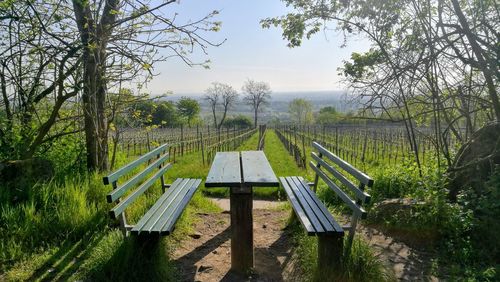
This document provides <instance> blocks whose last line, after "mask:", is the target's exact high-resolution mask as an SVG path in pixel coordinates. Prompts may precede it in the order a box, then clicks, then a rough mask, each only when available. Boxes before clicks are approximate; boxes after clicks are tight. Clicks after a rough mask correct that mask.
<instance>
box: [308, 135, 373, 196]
mask: <svg viewBox="0 0 500 282" xmlns="http://www.w3.org/2000/svg"><path fill="white" fill-rule="evenodd" d="M313 147H314V148H316V149H318V151H319V152H320V153H321V154H323V155H324V156H326V157H327V158H328V159H330V160H331V161H332V162H334V163H335V164H337V165H338V166H339V167H341V168H342V169H343V170H345V171H347V172H348V173H350V174H351V175H352V176H354V177H356V178H357V179H358V180H359V181H361V183H363V184H365V185H367V186H368V187H372V185H373V179H371V178H370V177H369V176H368V175H366V174H364V173H363V172H361V171H360V170H358V169H357V168H355V167H353V166H352V165H350V164H349V163H347V162H346V161H344V160H343V159H341V158H339V157H337V156H336V155H335V154H333V153H332V152H330V151H328V150H327V149H325V148H324V147H323V146H321V145H320V144H318V143H317V142H313Z"/></svg>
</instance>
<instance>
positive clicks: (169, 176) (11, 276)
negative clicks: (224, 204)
mask: <svg viewBox="0 0 500 282" xmlns="http://www.w3.org/2000/svg"><path fill="white" fill-rule="evenodd" d="M257 139H258V135H257V134H255V135H253V136H252V137H251V138H250V139H249V140H247V141H246V142H245V143H244V144H242V146H241V148H239V149H240V150H255V147H256V146H257ZM134 158H135V157H131V158H129V159H127V158H125V157H124V156H123V155H119V156H118V158H117V165H116V167H120V166H122V165H124V164H126V163H128V162H130V161H131V160H133V159H134ZM209 168H210V165H209V164H205V165H203V164H202V161H201V153H200V152H195V153H191V154H186V155H184V156H183V157H178V158H177V160H176V163H175V164H174V165H173V167H172V168H171V169H170V170H169V171H167V173H166V175H165V178H166V179H165V180H166V182H167V183H171V182H172V181H173V180H175V179H176V178H178V177H190V178H202V179H204V178H205V177H206V175H207V174H208V170H209ZM101 179H102V178H101V176H100V175H94V176H91V177H90V178H89V179H88V180H83V181H81V180H79V179H69V180H68V181H66V182H65V183H64V184H62V185H55V184H49V185H45V186H44V188H43V189H41V191H47V193H46V194H47V195H44V196H40V195H36V194H37V193H39V192H37V191H34V194H35V195H34V197H33V199H32V201H31V202H29V203H27V204H26V205H25V206H22V207H19V208H17V209H14V208H13V210H14V211H16V212H17V213H18V214H19V215H18V216H17V218H14V216H11V217H12V218H13V219H12V220H11V221H12V222H14V224H17V225H19V224H21V226H19V229H20V230H21V231H22V230H24V229H26V228H24V226H25V225H26V226H31V225H32V222H30V221H35V222H40V225H44V226H47V225H49V222H54V221H55V222H59V221H61V219H60V218H59V217H60V216H59V214H61V217H64V218H67V220H66V221H69V222H68V223H67V225H68V228H67V229H68V231H64V232H69V234H70V235H63V234H62V235H61V236H60V237H61V238H65V239H63V240H60V241H57V240H55V241H54V242H52V241H51V242H47V243H42V242H40V243H36V244H35V245H36V246H38V247H36V248H26V247H25V248H24V249H25V250H24V254H16V253H20V252H22V251H23V250H21V249H20V250H19V251H17V250H16V249H15V248H21V247H19V246H17V243H16V240H19V237H16V236H15V235H16V234H15V233H12V234H10V235H11V236H10V238H8V240H7V239H6V240H5V241H2V242H6V245H5V246H2V248H4V247H6V246H7V247H9V248H11V249H14V250H13V251H10V252H9V255H6V256H5V257H12V258H15V261H17V262H15V263H14V264H12V262H10V263H9V265H8V266H7V265H4V266H2V268H1V269H0V271H5V273H4V275H3V277H2V276H0V280H2V279H1V278H5V279H6V280H13V281H23V280H58V279H62V280H67V279H69V280H78V279H84V280H85V279H91V280H110V279H111V280H118V281H120V280H121V281H123V280H127V281H130V280H155V281H158V280H161V281H171V280H175V278H176V271H175V268H174V266H173V264H172V263H171V261H170V259H169V255H168V254H169V252H170V250H172V249H173V248H175V246H176V245H178V244H179V243H181V240H182V238H185V237H186V235H187V234H188V233H189V232H191V228H192V225H193V223H194V222H195V221H196V216H195V215H194V213H195V212H215V211H219V210H220V209H219V208H218V207H217V206H216V205H214V204H213V202H211V201H209V200H208V199H207V198H206V197H204V196H203V194H204V193H206V192H207V190H206V189H205V188H201V189H200V190H199V191H198V192H197V193H196V194H195V195H194V197H193V200H192V201H191V202H190V204H189V205H188V208H187V209H186V211H185V212H184V213H183V215H182V216H181V218H180V219H179V221H178V222H177V224H176V230H175V232H174V233H173V235H172V236H169V237H164V238H162V239H160V240H156V241H155V242H152V243H151V242H150V243H148V244H145V243H144V242H140V241H138V240H135V239H134V238H124V237H123V235H122V234H121V232H120V231H118V230H117V229H115V228H110V227H108V226H109V225H110V223H109V222H110V221H109V219H108V218H107V211H108V210H109V208H110V207H111V206H110V205H108V204H106V203H105V201H104V199H105V197H104V196H105V195H106V193H108V192H109V190H110V187H109V186H103V185H102V182H101ZM158 185H159V182H157V183H155V185H154V186H153V187H152V189H148V191H147V192H146V193H145V196H142V197H140V198H139V199H138V200H137V201H136V203H134V204H133V205H131V206H130V207H129V208H127V219H128V221H129V223H134V222H136V221H137V220H138V219H139V218H140V217H141V216H142V215H143V214H144V213H145V211H146V210H147V209H148V208H149V207H150V206H151V205H152V204H154V202H155V200H156V199H158V197H159V196H160V194H161V190H160V189H155V187H158ZM200 187H203V183H202V184H201V186H200ZM219 191H220V193H222V194H223V195H224V194H226V193H227V192H226V191H227V189H220V190H219ZM58 194H62V195H66V196H65V197H64V198H61V199H60V200H59V202H58V203H53V204H52V205H62V204H67V203H73V204H70V205H72V206H75V205H76V207H78V208H77V209H75V208H71V207H69V208H71V212H70V211H67V210H64V209H60V208H58V210H57V212H56V213H57V214H58V215H53V213H54V212H53V211H49V210H47V212H46V214H41V212H40V211H38V212H36V211H33V212H32V211H31V209H30V207H31V206H32V205H37V206H38V205H39V203H37V201H39V198H51V199H52V201H54V199H53V198H54V195H58ZM65 206H66V205H65ZM69 208H68V209H69ZM33 209H34V208H33ZM26 210H28V212H27V211H26ZM26 213H28V214H33V216H32V217H31V218H30V217H27V216H26V215H25V214H26ZM62 215H64V216H62ZM39 217H41V218H44V217H45V218H49V217H54V218H51V219H49V220H47V221H46V222H44V221H42V220H39V219H38V218H39ZM82 217H83V218H84V219H83V220H82V219H81V218H82ZM2 218H3V214H2ZM78 218H79V219H80V220H76V219H78ZM75 220H76V221H82V222H83V223H82V224H80V225H78V226H77V225H75V224H74V222H73V221H75ZM111 225H112V224H111ZM75 226H76V227H78V228H79V229H81V231H80V232H75V230H72V229H74V228H75ZM36 228H37V227H35V228H32V229H35V230H31V231H26V233H27V234H26V236H25V237H27V238H28V239H29V240H42V239H43V237H41V238H40V236H33V234H28V232H31V233H33V232H37V230H36ZM47 228H49V227H47ZM53 228H58V227H57V226H54V227H53ZM49 229H50V228H49ZM48 234H49V235H50V233H48ZM148 241H151V240H148ZM11 245H12V246H11ZM3 251H5V250H2V252H3Z"/></svg>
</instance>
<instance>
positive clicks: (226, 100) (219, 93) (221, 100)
mask: <svg viewBox="0 0 500 282" xmlns="http://www.w3.org/2000/svg"><path fill="white" fill-rule="evenodd" d="M203 98H204V99H205V100H206V101H207V102H208V104H209V106H210V109H211V110H212V117H213V121H214V126H215V127H217V128H218V129H220V128H221V126H222V124H224V120H225V119H226V115H227V111H228V110H229V109H230V108H232V107H233V106H234V104H235V103H236V101H237V100H238V92H236V90H234V88H233V87H232V86H230V85H228V84H224V83H219V82H213V83H212V86H211V87H209V88H208V89H207V90H206V91H205V96H204V97H203ZM219 108H222V117H221V118H220V120H219V122H217V114H216V113H217V109H219Z"/></svg>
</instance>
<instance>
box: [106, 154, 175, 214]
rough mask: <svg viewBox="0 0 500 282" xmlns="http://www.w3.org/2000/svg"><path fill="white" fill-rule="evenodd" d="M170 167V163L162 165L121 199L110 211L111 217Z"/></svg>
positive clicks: (123, 208)
mask: <svg viewBox="0 0 500 282" xmlns="http://www.w3.org/2000/svg"><path fill="white" fill-rule="evenodd" d="M170 167H172V164H170V163H169V164H167V165H165V166H164V167H162V168H161V169H160V170H158V172H156V173H155V174H154V175H153V176H151V178H149V179H148V180H147V181H146V182H144V183H142V184H141V185H140V186H139V187H138V188H137V189H136V190H135V191H134V192H132V193H131V194H130V195H129V196H128V197H127V198H125V199H124V200H123V201H121V202H120V203H119V204H118V205H116V206H115V207H114V208H113V209H112V210H111V211H110V215H111V217H113V218H116V217H117V216H118V215H119V214H121V213H122V212H123V211H124V210H125V208H126V207H128V206H129V205H130V204H132V203H133V202H134V201H135V199H137V197H139V196H140V195H142V194H143V193H144V192H145V191H146V190H147V189H148V188H149V187H150V186H151V185H153V183H154V182H155V181H156V180H157V179H158V178H160V177H161V176H162V175H163V174H164V173H165V171H167V170H168V169H169V168H170Z"/></svg>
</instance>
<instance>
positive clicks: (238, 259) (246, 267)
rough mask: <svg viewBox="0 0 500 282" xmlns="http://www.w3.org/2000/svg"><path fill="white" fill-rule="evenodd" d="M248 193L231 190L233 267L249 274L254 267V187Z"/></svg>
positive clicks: (249, 188)
mask: <svg viewBox="0 0 500 282" xmlns="http://www.w3.org/2000/svg"><path fill="white" fill-rule="evenodd" d="M246 188H247V189H248V191H247V192H248V193H234V192H233V189H231V191H230V208H231V268H232V270H234V271H236V272H239V273H243V274H247V273H248V271H250V270H251V269H252V268H253V263H254V254H253V218H252V207H253V202H252V188H251V187H246Z"/></svg>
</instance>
